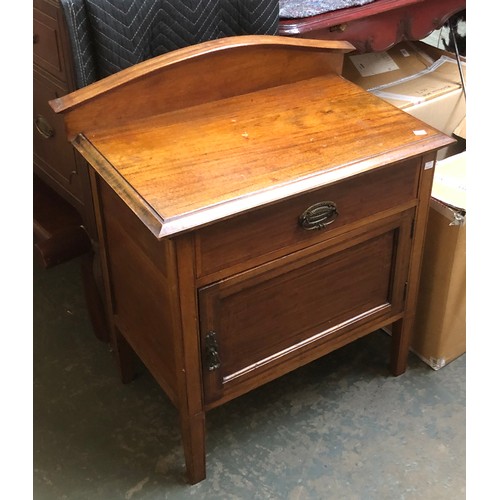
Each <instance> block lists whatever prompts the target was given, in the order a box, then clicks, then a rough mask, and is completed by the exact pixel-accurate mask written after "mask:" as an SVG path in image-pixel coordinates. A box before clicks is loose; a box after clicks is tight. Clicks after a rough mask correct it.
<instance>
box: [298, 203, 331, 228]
mask: <svg viewBox="0 0 500 500" xmlns="http://www.w3.org/2000/svg"><path fill="white" fill-rule="evenodd" d="M338 215H339V213H338V211H337V205H335V203H333V201H320V202H319V203H315V204H314V205H311V206H310V207H309V208H308V209H307V210H306V211H305V212H304V213H303V214H302V215H301V216H300V217H299V224H300V225H301V226H302V228H303V229H306V230H307V231H310V230H311V229H323V228H324V227H326V226H328V224H331V223H332V222H333V221H334V220H335V219H336V218H337V217H338Z"/></svg>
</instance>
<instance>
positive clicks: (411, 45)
mask: <svg viewBox="0 0 500 500" xmlns="http://www.w3.org/2000/svg"><path fill="white" fill-rule="evenodd" d="M461 68H462V74H463V77H464V79H465V77H466V62H465V59H463V60H462V61H461ZM342 75H343V76H344V77H345V78H346V79H348V80H350V81H352V82H353V83H355V84H357V85H359V86H360V87H362V88H363V89H365V90H368V91H369V92H371V93H373V94H374V95H377V96H379V97H380V98H382V99H384V100H385V101H387V102H389V103H391V104H393V105H394V106H397V107H398V108H400V109H403V110H404V111H406V112H407V113H409V114H411V115H412V116H415V117H416V118H419V119H420V120H422V121H424V122H426V123H428V124H429V125H431V126H432V127H434V128H437V129H438V130H440V131H441V132H444V133H446V134H448V135H452V134H453V133H454V132H455V131H456V129H457V127H459V125H460V123H461V122H462V120H463V119H464V117H465V97H464V93H463V91H462V80H461V76H460V70H459V67H458V64H457V62H456V60H455V58H454V55H453V54H450V53H448V52H445V51H443V50H440V49H437V48H435V47H431V46H430V45H427V44H425V43H423V42H402V43H399V44H397V45H395V46H394V47H392V48H391V49H389V50H387V51H386V52H372V53H366V54H357V53H355V54H352V55H349V54H348V55H347V56H346V57H345V61H344V69H343V72H342ZM461 147H462V145H461V143H460V142H459V143H458V144H457V145H456V146H451V147H449V148H447V149H445V150H443V151H440V152H439V156H438V158H444V157H446V156H450V155H452V154H455V153H457V152H459V151H461Z"/></svg>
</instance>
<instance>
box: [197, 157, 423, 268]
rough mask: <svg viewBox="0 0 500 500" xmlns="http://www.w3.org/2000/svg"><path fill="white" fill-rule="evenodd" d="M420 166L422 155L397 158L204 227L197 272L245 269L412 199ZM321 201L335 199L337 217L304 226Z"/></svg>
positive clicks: (198, 249)
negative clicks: (317, 225) (316, 225)
mask: <svg viewBox="0 0 500 500" xmlns="http://www.w3.org/2000/svg"><path fill="white" fill-rule="evenodd" d="M419 167H420V159H412V160H407V161H405V162H401V163H396V164H393V165H391V166H389V167H385V168H382V169H378V170H375V171H372V172H368V173H365V174H362V175H360V176H357V177H354V178H350V179H348V180H345V181H342V182H339V183H336V184H334V185H331V186H328V187H325V188H321V189H318V190H316V191H313V192H309V193H307V194H304V195H300V196H297V197H294V198H291V199H289V200H286V201H283V202H280V203H278V204H275V205H272V206H268V207H264V208H261V209H259V210H255V211H252V212H249V213H247V214H243V215H240V216H238V217H235V218H233V219H231V220H228V221H224V222H221V223H218V224H215V225H213V226H209V227H206V228H203V229H201V230H199V231H198V232H197V235H196V247H197V267H198V275H199V277H201V276H205V275H208V274H211V273H214V272H217V271H220V270H222V269H229V268H231V267H232V268H233V271H234V270H235V269H234V268H236V270H243V269H247V268H250V267H252V266H253V265H256V264H259V263H263V262H264V261H265V260H268V259H269V258H272V257H273V258H274V257H278V256H279V255H280V253H283V252H284V251H286V250H287V249H288V250H290V249H292V250H295V249H299V248H301V247H303V246H306V245H310V244H313V243H316V242H319V241H322V240H325V239H328V238H330V237H333V236H336V235H338V234H340V233H341V232H343V231H346V230H348V229H349V228H352V227H353V225H355V224H357V223H361V221H363V220H365V219H366V218H368V217H374V216H376V214H378V213H382V212H384V211H386V210H389V209H391V208H395V207H399V206H404V205H407V204H411V203H412V202H414V203H416V198H417V186H418V177H419ZM320 202H333V203H334V204H335V207H336V211H337V216H336V218H335V220H334V221H333V222H331V223H330V224H328V225H326V226H325V227H324V228H323V229H320V230H306V229H304V228H303V227H302V226H301V224H300V223H299V217H300V216H301V215H302V214H303V213H304V211H305V210H306V209H307V208H309V207H311V206H314V205H315V204H317V203H320ZM405 208H408V207H405ZM270 254H271V255H270Z"/></svg>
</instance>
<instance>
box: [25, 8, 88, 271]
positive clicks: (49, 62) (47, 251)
mask: <svg viewBox="0 0 500 500" xmlns="http://www.w3.org/2000/svg"><path fill="white" fill-rule="evenodd" d="M71 61H72V59H71V53H70V47H69V40H68V38H67V33H66V29H65V24H64V19H63V15H62V11H61V7H60V5H59V3H58V2H57V1H55V0H35V1H34V2H33V169H34V174H35V176H36V177H35V182H34V192H35V203H34V232H35V238H36V240H37V246H36V248H37V249H38V251H39V254H40V256H41V259H42V260H43V262H44V264H45V265H46V266H50V265H53V264H55V263H58V262H60V261H62V260H65V259H66V258H71V257H74V256H76V255H80V254H82V253H84V252H86V251H88V249H89V247H90V240H89V236H88V235H89V234H90V235H93V228H94V223H93V219H94V214H93V210H92V202H91V194H90V184H89V177H88V170H87V165H86V162H85V161H84V159H83V158H82V157H81V156H80V155H79V154H78V153H77V152H76V151H75V149H74V148H73V147H72V146H71V144H69V143H68V141H67V139H66V131H65V128H64V119H63V118H62V117H61V116H57V115H56V114H55V113H54V112H53V110H52V109H51V108H50V106H49V104H48V102H49V101H50V100H52V99H56V98H58V97H62V96H64V95H66V94H68V93H69V92H71V91H73V90H75V83H74V78H73V69H72V62H71ZM82 226H85V230H83V229H82Z"/></svg>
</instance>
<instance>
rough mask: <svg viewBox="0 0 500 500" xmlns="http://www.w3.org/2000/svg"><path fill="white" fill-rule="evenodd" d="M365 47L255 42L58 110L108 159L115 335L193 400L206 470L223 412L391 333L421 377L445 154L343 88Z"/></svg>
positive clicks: (387, 109)
mask: <svg viewBox="0 0 500 500" xmlns="http://www.w3.org/2000/svg"><path fill="white" fill-rule="evenodd" d="M352 49H353V47H352V46H351V45H350V44H349V43H348V42H339V41H321V40H306V39H291V38H285V37H280V36H241V37H231V38H224V39H219V40H216V41H211V42H205V43H202V44H199V45H196V46H192V47H187V48H184V49H180V50H177V51H173V52H170V53H168V54H164V55H162V56H158V57H156V58H153V59H150V60H148V61H145V62H143V63H140V64H137V65H135V66H133V67H131V68H128V69H125V70H123V71H121V72H119V73H116V74H115V75H112V76H110V77H107V78H105V79H103V80H100V81H98V82H96V83H94V84H91V85H89V86H88V87H85V88H82V89H80V90H78V91H76V92H73V93H70V94H69V95H66V96H63V97H60V98H57V99H55V100H52V101H51V102H50V105H51V107H52V108H53V109H54V111H55V112H57V113H60V114H62V115H64V120H65V124H66V132H67V137H68V139H69V141H71V143H72V144H73V146H74V147H75V148H76V149H77V150H78V151H79V152H80V153H81V155H82V156H83V157H84V158H85V159H86V161H87V162H88V163H89V165H90V180H91V185H92V197H93V205H94V207H95V211H96V220H97V232H98V237H99V250H100V256H101V264H102V268H103V277H104V285H105V286H104V288H105V292H106V293H105V296H106V307H107V311H108V314H107V317H108V318H109V330H110V331H111V332H112V334H111V335H112V340H113V343H114V346H115V350H116V353H117V357H118V361H119V365H120V367H121V373H122V377H123V380H129V379H131V378H132V377H133V375H134V365H133V360H134V356H135V354H136V355H137V356H139V358H140V359H141V360H142V362H143V363H144V365H145V366H146V367H147V368H148V370H149V371H150V372H151V374H152V375H153V376H154V377H155V379H156V380H157V381H158V383H159V385H160V386H161V387H162V388H163V390H164V391H165V393H166V394H167V395H168V397H169V398H170V399H171V401H172V403H173V404H174V405H175V406H176V408H177V409H178V411H179V415H180V428H181V433H182V439H183V446H184V452H185V459H186V468H187V476H188V480H189V482H191V483H196V482H198V481H200V480H202V479H204V478H205V414H206V412H207V411H209V410H210V409H212V408H215V407H217V406H218V405H221V404H223V403H225V402H227V401H229V400H231V399H232V398H235V397H238V396H240V395H241V394H243V393H245V392H247V391H250V390H252V389H254V388H256V387H258V386H260V385H262V384H264V383H266V382H269V381H271V380H273V379H275V378H277V377H279V376H281V375H283V374H285V373H287V372H289V371H291V370H294V369H296V368H297V367H299V366H301V365H304V364H306V363H308V362H310V361H312V360H314V359H316V358H318V357H320V356H322V355H324V354H326V353H328V352H331V351H332V350H334V349H337V348H339V347H341V346H343V345H345V344H348V343H349V342H352V341H354V340H355V339H357V338H359V337H361V336H363V335H366V334H369V333H370V332H373V331H375V330H377V329H379V328H382V327H385V326H388V325H392V341H391V342H392V348H391V349H392V350H391V353H390V370H391V372H392V373H393V374H394V375H399V374H401V373H403V372H404V371H405V369H406V363H407V355H408V349H409V339H410V336H411V331H412V323H413V319H414V314H415V299H416V294H417V288H418V279H419V270H420V261H421V255H422V243H423V240H424V233H425V226H426V217H427V211H428V206H429V199H430V192H431V184H432V178H433V173H434V162H435V158H436V152H437V150H438V149H440V148H442V147H445V146H447V145H449V144H451V143H452V142H453V140H452V139H451V138H449V137H448V136H446V135H444V134H442V133H441V132H439V131H437V130H435V129H433V128H432V127H430V126H429V125H427V124H425V123H423V122H421V121H419V120H417V119H416V118H414V117H412V116H410V115H408V114H407V113H404V112H403V111H400V110H399V109H397V108H395V107H393V106H391V105H389V104H387V103H385V102H383V101H382V100H380V99H378V98H377V97H375V96H373V95H371V94H369V93H368V92H365V91H364V90H362V89H361V88H359V87H357V86H355V85H354V84H352V83H350V82H348V81H346V80H345V79H343V78H342V77H341V76H339V74H340V73H341V69H342V62H343V56H344V53H346V52H348V51H350V50H352Z"/></svg>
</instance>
